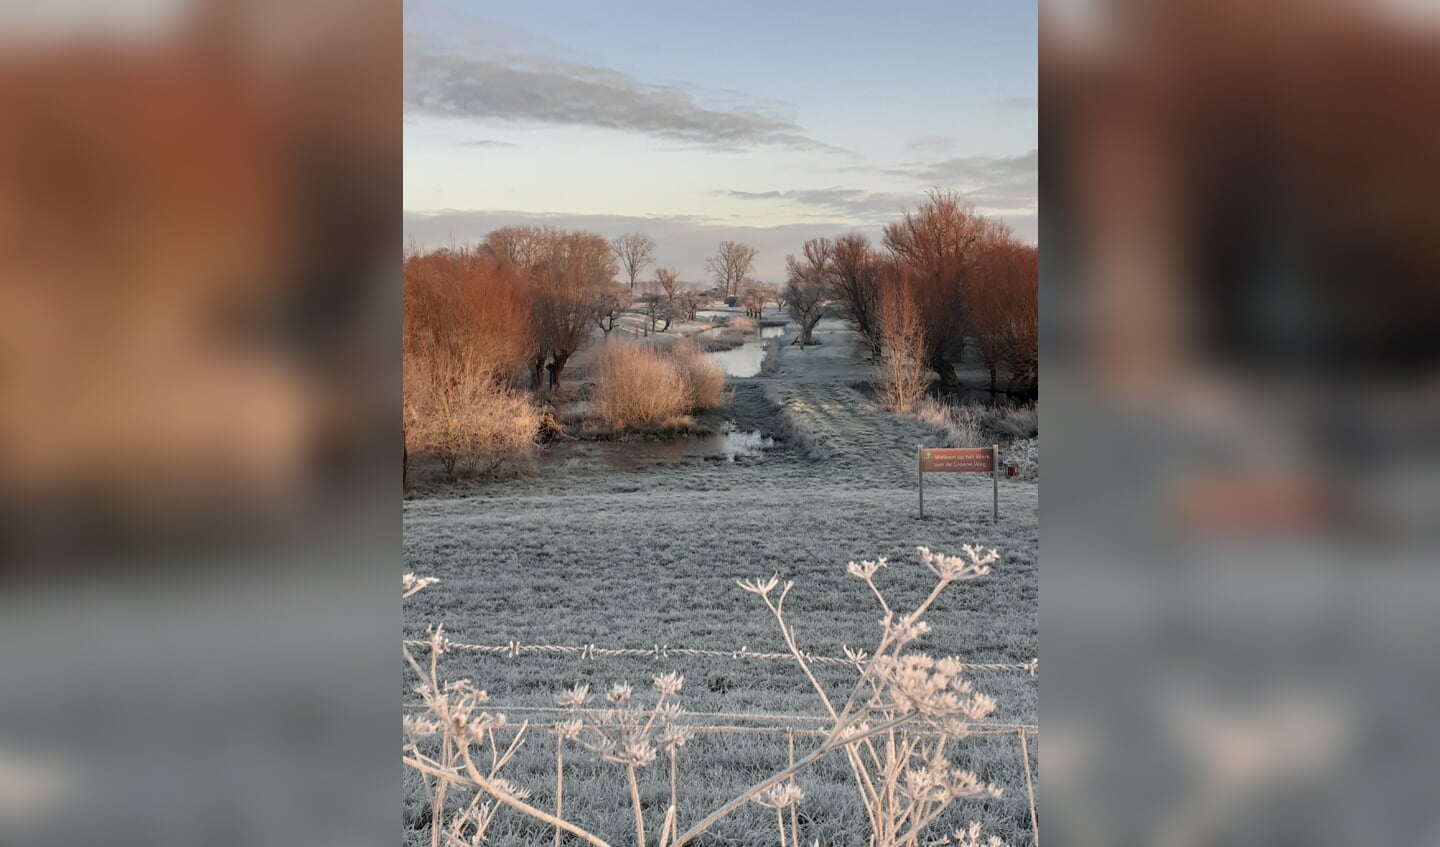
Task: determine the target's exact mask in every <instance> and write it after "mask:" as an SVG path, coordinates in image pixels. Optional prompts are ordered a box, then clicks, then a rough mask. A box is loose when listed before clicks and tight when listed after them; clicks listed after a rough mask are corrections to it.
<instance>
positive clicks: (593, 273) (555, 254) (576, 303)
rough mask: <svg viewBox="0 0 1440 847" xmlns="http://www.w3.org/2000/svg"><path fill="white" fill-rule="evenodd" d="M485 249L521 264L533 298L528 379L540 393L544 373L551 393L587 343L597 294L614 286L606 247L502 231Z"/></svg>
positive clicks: (557, 234)
mask: <svg viewBox="0 0 1440 847" xmlns="http://www.w3.org/2000/svg"><path fill="white" fill-rule="evenodd" d="M486 243H487V244H488V245H490V246H491V247H492V249H495V250H496V253H497V254H500V255H504V256H507V257H512V256H514V257H520V258H523V259H524V261H525V264H524V265H522V266H521V268H522V270H523V272H524V274H525V276H526V277H528V279H529V281H530V289H531V294H532V297H533V301H532V308H531V310H530V315H531V345H532V347H531V349H532V350H533V351H534V352H533V353H532V355H531V356H530V360H529V367H530V374H531V379H532V382H533V385H534V387H535V388H536V389H539V388H540V387H541V379H542V374H543V373H544V372H545V371H549V373H550V387H551V388H552V389H553V388H558V387H559V386H560V378H561V374H562V373H563V372H564V370H565V363H566V362H567V361H568V360H569V359H570V357H571V356H572V355H574V354H575V351H576V350H579V349H580V348H581V347H582V346H583V345H584V344H585V343H586V342H587V341H588V340H589V338H590V333H591V327H592V326H593V325H594V323H595V303H596V295H597V292H599V291H601V290H603V289H604V288H605V287H606V286H610V285H613V284H614V280H615V274H616V272H617V269H616V266H615V262H614V260H613V259H612V258H611V254H610V245H609V243H608V242H606V241H605V239H604V238H602V237H601V236H599V235H596V234H595V233H593V232H567V231H565V230H561V229H556V228H554V227H544V228H533V227H525V228H520V227H507V228H505V229H503V230H496V231H495V232H493V233H491V235H490V237H489V238H487V239H486ZM497 244H498V245H500V246H499V248H498V249H497V248H496V245H497ZM517 263H518V262H517ZM547 360H548V363H547Z"/></svg>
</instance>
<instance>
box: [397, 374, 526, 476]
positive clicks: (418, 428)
mask: <svg viewBox="0 0 1440 847" xmlns="http://www.w3.org/2000/svg"><path fill="white" fill-rule="evenodd" d="M401 394H402V404H403V405H402V410H403V416H404V426H403V429H404V434H405V453H406V460H407V466H408V460H409V457H410V456H416V457H419V456H432V457H434V458H436V459H438V460H439V461H440V463H441V464H442V465H443V466H444V468H445V474H446V476H447V477H449V478H451V479H454V478H455V476H456V472H457V471H460V472H464V473H471V474H489V473H493V472H494V471H496V470H498V469H500V468H501V467H502V466H504V465H506V464H514V463H515V462H517V461H524V460H526V459H528V458H529V457H530V456H532V455H533V453H534V450H535V442H536V438H537V434H538V432H539V428H540V411H539V410H538V409H537V408H536V407H535V406H534V405H533V404H532V403H531V402H530V400H529V399H528V398H527V397H525V396H524V395H522V394H517V393H516V392H514V391H511V390H510V388H509V387H508V386H505V385H502V384H500V383H497V382H496V381H495V380H494V379H492V378H490V377H489V376H488V375H487V374H486V373H485V372H484V370H483V369H482V368H480V367H476V366H473V365H470V364H469V363H466V362H463V361H460V362H451V363H445V362H437V361H434V360H430V359H424V358H413V359H411V360H409V361H407V362H406V363H405V371H404V376H403V380H402V388H401ZM407 470H408V467H407Z"/></svg>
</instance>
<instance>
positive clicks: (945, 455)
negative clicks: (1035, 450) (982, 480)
mask: <svg viewBox="0 0 1440 847" xmlns="http://www.w3.org/2000/svg"><path fill="white" fill-rule="evenodd" d="M915 464H916V467H917V468H918V469H919V473H918V477H919V480H920V517H921V518H924V517H925V474H927V473H964V472H974V473H985V472H987V471H988V472H989V474H990V480H991V483H992V493H993V498H992V500H991V505H992V513H991V520H996V521H998V520H1000V445H999V444H992V445H990V446H989V447H926V446H924V445H923V444H921V445H917V446H916V448H915Z"/></svg>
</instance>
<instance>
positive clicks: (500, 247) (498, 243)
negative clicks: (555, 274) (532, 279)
mask: <svg viewBox="0 0 1440 847" xmlns="http://www.w3.org/2000/svg"><path fill="white" fill-rule="evenodd" d="M555 232H556V230H554V229H552V228H550V227H540V226H507V227H501V228H500V229H497V230H495V231H494V232H492V233H490V234H489V235H487V236H485V246H487V247H489V248H490V249H491V250H492V251H494V253H495V255H496V256H498V257H499V258H500V259H502V260H504V261H506V262H509V263H510V264H512V265H514V266H515V267H517V268H520V269H522V270H528V269H530V268H533V267H534V266H535V263H536V262H537V261H539V258H540V253H541V249H542V245H543V244H544V242H545V240H546V239H547V238H551V237H553V236H554V234H555Z"/></svg>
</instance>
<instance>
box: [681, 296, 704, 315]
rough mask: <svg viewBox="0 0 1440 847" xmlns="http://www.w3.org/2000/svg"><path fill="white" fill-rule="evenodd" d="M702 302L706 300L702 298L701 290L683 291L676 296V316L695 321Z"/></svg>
mask: <svg viewBox="0 0 1440 847" xmlns="http://www.w3.org/2000/svg"><path fill="white" fill-rule="evenodd" d="M702 303H704V300H703V298H701V296H700V292H698V291H681V292H680V293H679V294H678V295H676V297H675V313H676V316H677V317H681V318H683V319H684V320H687V321H693V320H695V315H696V314H698V313H699V311H700V306H701V304H702Z"/></svg>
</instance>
